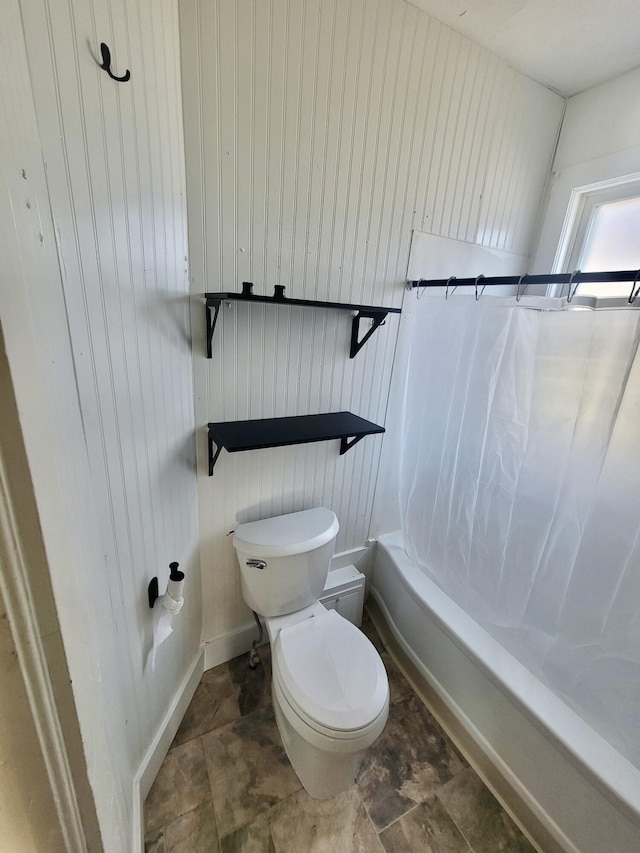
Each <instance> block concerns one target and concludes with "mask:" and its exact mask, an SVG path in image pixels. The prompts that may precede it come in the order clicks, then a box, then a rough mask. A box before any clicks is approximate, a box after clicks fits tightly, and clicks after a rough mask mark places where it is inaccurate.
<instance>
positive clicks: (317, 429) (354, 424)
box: [209, 412, 384, 476]
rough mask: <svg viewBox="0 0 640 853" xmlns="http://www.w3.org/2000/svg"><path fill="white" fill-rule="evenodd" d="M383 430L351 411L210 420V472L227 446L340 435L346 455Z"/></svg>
mask: <svg viewBox="0 0 640 853" xmlns="http://www.w3.org/2000/svg"><path fill="white" fill-rule="evenodd" d="M381 432H384V427H381V426H378V424H374V423H372V422H371V421H367V420H365V419H364V418H360V417H358V415H353V414H351V412H331V413H330V414H326V415H297V416H295V417H289V418H263V419H261V420H254V421H226V422H222V423H217V424H209V476H211V475H212V474H213V466H214V465H215V464H216V461H217V459H218V456H219V455H220V451H221V450H222V448H223V447H224V448H225V449H226V450H227V451H228V452H229V453H237V452H238V451H242V450H260V449H262V448H265V447H283V446H284V445H289V444H307V443H310V442H313V441H330V440H331V439H338V438H339V439H340V455H342V454H343V453H346V452H347V450H349V449H350V448H352V447H353V445H354V444H357V442H359V441H360V439H361V438H364V437H365V435H375V434H376V433H381ZM349 439H351V440H350V441H349ZM214 448H215V450H214Z"/></svg>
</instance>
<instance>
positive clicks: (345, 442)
mask: <svg viewBox="0 0 640 853" xmlns="http://www.w3.org/2000/svg"><path fill="white" fill-rule="evenodd" d="M363 438H364V436H363V435H356V436H355V437H354V438H352V439H351V441H349V438H348V437H347V436H346V435H343V436H342V438H341V439H340V456H342V455H343V454H345V453H346V452H347V450H351V448H352V447H353V445H354V444H357V443H358V442H359V441H360V440H361V439H363Z"/></svg>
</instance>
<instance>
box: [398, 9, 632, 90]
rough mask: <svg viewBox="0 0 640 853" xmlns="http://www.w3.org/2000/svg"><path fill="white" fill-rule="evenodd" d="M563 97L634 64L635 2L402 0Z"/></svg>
mask: <svg viewBox="0 0 640 853" xmlns="http://www.w3.org/2000/svg"><path fill="white" fill-rule="evenodd" d="M410 2H411V3H412V4H413V5H414V6H417V7H418V8H420V9H423V10H424V11H425V12H428V13H429V14H430V15H432V16H433V17H434V18H437V19H438V20H439V21H442V22H443V23H445V24H448V25H449V26H450V27H452V28H453V29H454V30H457V31H458V32H459V33H462V34H463V35H465V36H467V37H468V38H470V39H472V40H473V41H475V42H476V43H478V44H481V45H482V46H483V47H486V48H487V49H488V50H490V51H491V52H492V53H495V54H496V55H497V56H499V57H501V58H502V59H503V60H504V61H505V62H506V63H507V64H508V65H510V66H511V67H512V68H515V69H516V70H517V71H521V72H522V73H523V74H526V75H527V76H528V77H532V78H533V79H534V80H537V81H538V82H539V83H542V84H543V85H544V86H548V87H549V88H551V89H554V90H555V91H556V92H559V93H560V94H561V95H565V96H567V97H568V96H570V95H575V94H576V93H577V92H582V91H583V90H584V89H589V88H591V87H592V86H596V85H597V84H598V83H603V82H604V81H605V80H611V79H612V78H613V77H617V76H618V75H619V74H622V73H624V72H625V71H630V70H631V69H632V68H636V67H638V66H639V65H640V2H639V0H410Z"/></svg>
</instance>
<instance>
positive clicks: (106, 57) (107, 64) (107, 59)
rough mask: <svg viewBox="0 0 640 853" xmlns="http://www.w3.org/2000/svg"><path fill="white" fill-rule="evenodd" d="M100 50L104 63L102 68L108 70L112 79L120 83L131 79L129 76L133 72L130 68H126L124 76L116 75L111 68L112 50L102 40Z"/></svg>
mask: <svg viewBox="0 0 640 853" xmlns="http://www.w3.org/2000/svg"><path fill="white" fill-rule="evenodd" d="M100 52H101V53H102V65H101V66H100V68H104V70H105V71H106V72H107V74H108V75H109V77H111V79H112V80H117V81H118V83H126V82H127V80H129V78H130V77H131V72H130V71H129V69H127V70H126V72H125V73H124V75H123V76H122V77H116V75H115V74H114V73H113V71H112V70H111V51H110V50H109V48H108V47H107V45H106V44H105V43H104V42H100Z"/></svg>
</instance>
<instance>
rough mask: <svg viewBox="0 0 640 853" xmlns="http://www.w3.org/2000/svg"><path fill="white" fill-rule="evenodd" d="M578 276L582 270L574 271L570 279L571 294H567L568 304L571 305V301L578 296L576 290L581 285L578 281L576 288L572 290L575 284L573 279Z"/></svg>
mask: <svg viewBox="0 0 640 853" xmlns="http://www.w3.org/2000/svg"><path fill="white" fill-rule="evenodd" d="M577 275H580V270H574V271H573V272H572V273H571V278H570V279H569V293H568V294H567V304H570V303H571V300H572V299H573V297H574V296H575V295H576V290H577V289H578V286H579V284H580V282H579V281H578V282H576V286H575V287H574V288H573V290H571V285H572V284H573V279H574V278H575V277H576V276H577Z"/></svg>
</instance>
